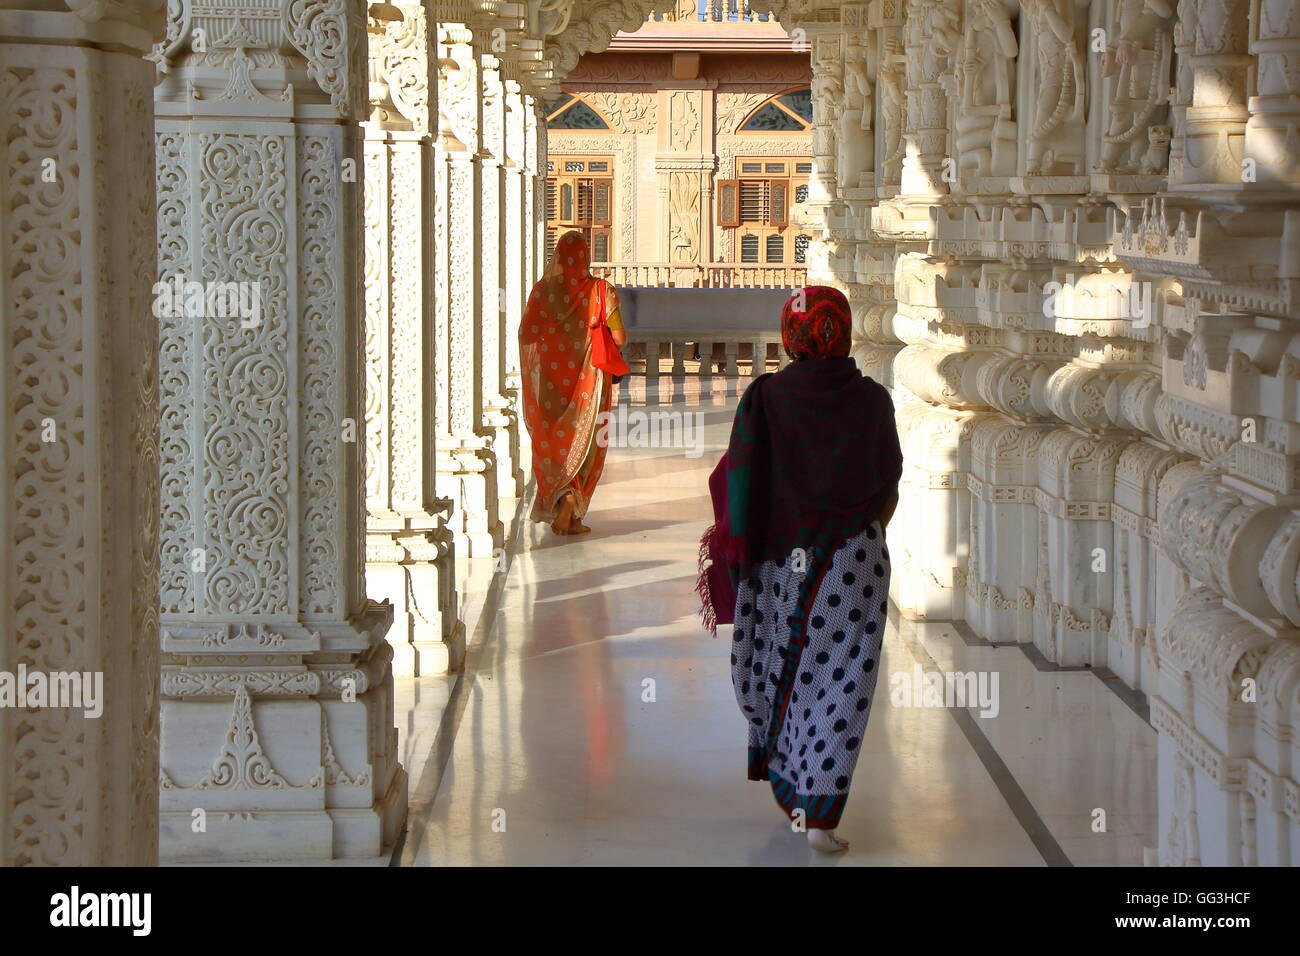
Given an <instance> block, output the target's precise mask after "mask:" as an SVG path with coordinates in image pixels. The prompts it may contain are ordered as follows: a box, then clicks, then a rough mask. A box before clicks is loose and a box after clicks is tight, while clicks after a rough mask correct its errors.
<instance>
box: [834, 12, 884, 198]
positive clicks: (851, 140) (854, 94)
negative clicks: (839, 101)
mask: <svg viewBox="0 0 1300 956" xmlns="http://www.w3.org/2000/svg"><path fill="white" fill-rule="evenodd" d="M873 92H874V91H873V88H872V84H871V80H870V79H868V77H867V50H866V46H865V45H864V44H863V42H862V38H861V37H860V36H856V35H852V34H850V35H849V36H848V37H847V40H846V43H845V50H844V109H843V111H842V112H841V113H840V123H839V126H840V129H839V158H838V162H837V163H836V180H837V182H838V183H839V185H840V187H841V188H850V189H851V188H854V187H857V186H859V185H861V181H862V175H863V174H864V173H867V172H870V171H871V170H872V168H873V167H874V165H875V156H874V143H873V142H872V139H871V137H870V136H869V135H868V132H867V131H869V130H870V129H871V109H872V103H871V101H872V93H873Z"/></svg>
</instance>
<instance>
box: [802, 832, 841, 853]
mask: <svg viewBox="0 0 1300 956" xmlns="http://www.w3.org/2000/svg"><path fill="white" fill-rule="evenodd" d="M808 845H809V846H810V847H812V848H813V849H814V850H816V851H817V852H818V853H843V852H844V851H845V850H847V849H848V848H849V841H848V840H841V839H840V838H839V837H837V836H836V835H835V831H834V830H809V831H808Z"/></svg>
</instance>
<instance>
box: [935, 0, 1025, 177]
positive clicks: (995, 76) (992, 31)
mask: <svg viewBox="0 0 1300 956" xmlns="http://www.w3.org/2000/svg"><path fill="white" fill-rule="evenodd" d="M1019 52H1020V48H1019V44H1018V43H1017V41H1016V34H1015V30H1014V29H1013V28H1012V25H1011V18H1010V16H1009V15H1008V13H1007V10H1006V7H1004V6H1003V4H1002V0H967V6H966V22H965V26H964V30H963V34H962V43H961V51H960V53H959V54H958V56H957V65H956V73H955V74H951V75H950V77H949V95H950V96H952V98H953V101H954V104H955V105H954V108H953V125H954V128H953V140H954V146H955V149H956V153H957V165H958V168H959V169H960V170H961V171H963V172H969V173H970V174H971V175H973V176H1010V175H1012V174H1014V173H1015V163H1016V124H1015V119H1014V114H1013V111H1012V100H1013V94H1014V90H1015V64H1016V57H1017V56H1018V55H1019Z"/></svg>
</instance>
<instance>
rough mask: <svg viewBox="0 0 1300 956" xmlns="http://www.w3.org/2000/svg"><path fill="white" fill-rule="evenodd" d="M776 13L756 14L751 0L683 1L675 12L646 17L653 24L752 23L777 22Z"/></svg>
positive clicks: (653, 14) (669, 11) (670, 11)
mask: <svg viewBox="0 0 1300 956" xmlns="http://www.w3.org/2000/svg"><path fill="white" fill-rule="evenodd" d="M779 19H780V18H779V17H777V16H776V14H774V13H755V12H754V11H753V10H751V9H750V8H749V0H704V2H703V3H698V2H696V0H681V2H679V3H678V4H677V6H676V8H675V9H673V10H668V11H665V12H662V13H652V14H650V15H649V16H648V17H646V20H647V22H651V23H655V22H658V23H746V22H749V23H752V22H755V21H764V22H766V21H769V20H772V21H776V20H779Z"/></svg>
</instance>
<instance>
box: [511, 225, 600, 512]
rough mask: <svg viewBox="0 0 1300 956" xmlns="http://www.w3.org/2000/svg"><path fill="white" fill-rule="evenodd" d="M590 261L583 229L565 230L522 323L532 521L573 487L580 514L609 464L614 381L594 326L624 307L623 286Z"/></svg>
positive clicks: (532, 293) (533, 291)
mask: <svg viewBox="0 0 1300 956" xmlns="http://www.w3.org/2000/svg"><path fill="white" fill-rule="evenodd" d="M589 261H590V260H589V257H588V252H587V241H586V240H585V239H584V238H583V237H582V234H581V233H579V232H567V233H565V234H564V235H563V236H561V237H560V240H559V241H558V242H557V243H556V244H555V256H554V258H553V259H552V260H551V264H550V265H549V266H547V268H546V273H545V274H544V275H543V276H542V278H540V279H539V280H537V284H536V285H534V286H533V290H532V292H531V293H530V294H529V296H528V305H527V307H526V308H525V310H524V316H523V320H522V321H521V322H520V324H519V359H520V365H521V369H522V372H523V399H524V424H525V425H527V427H528V433H529V435H531V436H532V439H533V475H534V476H535V477H536V478H537V497H536V499H535V500H534V502H533V512H532V518H533V520H534V521H546V522H552V521H554V520H555V515H556V510H557V506H558V504H559V501H560V499H561V498H562V497H563V496H564V495H565V494H566V493H567V492H572V493H573V497H574V514H575V515H576V516H577V517H578V518H581V517H582V516H583V515H585V514H586V513H587V506H588V505H589V504H590V502H591V495H592V493H593V492H594V491H595V490H596V483H597V482H598V481H600V475H601V472H602V471H604V469H605V448H604V447H603V446H602V445H601V444H600V443H599V442H597V441H596V435H597V433H598V432H599V430H600V424H601V422H602V421H603V419H602V418H601V413H602V412H608V411H609V408H610V404H611V394H612V388H611V383H610V376H609V373H607V372H602V371H601V370H600V369H598V368H596V367H595V366H594V365H592V364H591V332H590V327H591V326H592V325H593V324H597V323H598V322H599V320H600V319H602V318H604V319H607V318H608V317H609V315H610V314H611V313H612V312H614V311H615V310H616V309H617V308H618V294H617V293H616V292H615V291H614V287H613V286H611V285H609V283H607V282H604V280H603V279H597V278H596V277H595V276H593V275H592V274H591V271H590V269H589V268H588V263H589ZM601 283H603V284H604V286H605V289H604V293H605V295H604V298H605V303H604V305H605V308H604V314H603V315H602V314H601V302H600V299H601V296H600V289H599V284H601Z"/></svg>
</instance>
